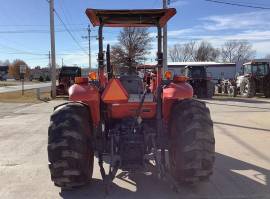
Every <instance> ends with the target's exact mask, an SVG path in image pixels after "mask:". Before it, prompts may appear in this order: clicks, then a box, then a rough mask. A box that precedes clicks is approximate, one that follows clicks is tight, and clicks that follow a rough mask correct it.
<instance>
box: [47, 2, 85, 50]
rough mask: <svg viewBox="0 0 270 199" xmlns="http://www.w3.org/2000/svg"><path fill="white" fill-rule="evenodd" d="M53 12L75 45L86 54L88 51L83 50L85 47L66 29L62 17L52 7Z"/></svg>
mask: <svg viewBox="0 0 270 199" xmlns="http://www.w3.org/2000/svg"><path fill="white" fill-rule="evenodd" d="M46 1H47V2H48V3H50V1H49V0H46ZM54 13H55V15H56V17H57V18H58V19H59V21H60V22H61V23H62V24H63V26H64V28H65V30H66V31H67V32H68V34H69V35H70V37H71V38H72V40H73V41H74V42H75V43H76V44H77V46H78V47H79V48H80V49H81V50H82V51H83V52H84V53H85V54H86V55H88V53H87V52H86V51H85V49H84V48H83V47H82V46H81V45H80V43H79V42H78V41H77V39H76V38H75V37H74V35H73V34H72V32H71V31H70V30H69V29H68V27H67V25H66V24H65V22H64V21H63V20H62V18H61V17H60V15H59V13H58V12H57V11H56V9H54Z"/></svg>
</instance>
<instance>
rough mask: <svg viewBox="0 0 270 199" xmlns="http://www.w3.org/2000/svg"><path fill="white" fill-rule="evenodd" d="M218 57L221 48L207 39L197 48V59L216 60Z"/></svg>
mask: <svg viewBox="0 0 270 199" xmlns="http://www.w3.org/2000/svg"><path fill="white" fill-rule="evenodd" d="M218 57H219V49H217V48H214V47H213V46H212V44H211V43H209V42H207V41H202V42H201V43H200V44H199V46H198V48H197V50H196V56H195V61H216V60H217V59H218Z"/></svg>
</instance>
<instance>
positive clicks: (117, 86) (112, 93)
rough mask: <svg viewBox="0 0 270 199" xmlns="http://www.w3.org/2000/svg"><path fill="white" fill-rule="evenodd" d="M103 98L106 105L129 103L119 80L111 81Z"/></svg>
mask: <svg viewBox="0 0 270 199" xmlns="http://www.w3.org/2000/svg"><path fill="white" fill-rule="evenodd" d="M101 98H102V100H103V101H104V102H105V103H125V102H127V101H128V94H127V91H126V90H125V88H124V87H123V86H122V84H121V82H120V81H119V80H118V79H111V80H110V81H109V83H108V84H107V86H106V88H105V90H104V92H103V94H102V97H101Z"/></svg>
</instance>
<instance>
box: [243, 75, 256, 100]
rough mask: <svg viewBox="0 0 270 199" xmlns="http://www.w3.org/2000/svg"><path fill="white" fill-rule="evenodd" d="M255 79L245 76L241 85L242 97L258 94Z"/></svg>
mask: <svg viewBox="0 0 270 199" xmlns="http://www.w3.org/2000/svg"><path fill="white" fill-rule="evenodd" d="M255 87H256V85H255V81H254V80H253V79H250V78H244V79H243V81H242V82H241V85H240V93H241V96H242V97H247V98H251V97H254V96H255V95H256V88H255Z"/></svg>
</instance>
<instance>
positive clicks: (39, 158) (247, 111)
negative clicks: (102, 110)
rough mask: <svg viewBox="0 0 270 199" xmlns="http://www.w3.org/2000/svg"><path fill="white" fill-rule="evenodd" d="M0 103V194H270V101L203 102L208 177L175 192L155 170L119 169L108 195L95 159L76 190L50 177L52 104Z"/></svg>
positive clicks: (227, 197)
mask: <svg viewBox="0 0 270 199" xmlns="http://www.w3.org/2000/svg"><path fill="white" fill-rule="evenodd" d="M59 103H61V101H51V102H49V103H40V104H14V103H12V104H11V103H0V198H33V199H36V198H50V199H51V198H70V199H71V198H72V199H75V198H76V199H78V198H95V199H98V198H117V199H118V198H128V199H129V198H130V199H131V198H140V199H143V198H147V199H152V198H153V199H159V198H160V199H166V198H168V199H174V198H175V199H176V198H177V199H179V198H183V199H189V198H190V199H191V198H192V199H199V198H200V199H202V198H213V199H214V198H217V199H218V198H222V199H231V198H237V199H242V198H249V199H255V198H256V199H257V198H258V199H270V171H269V170H270V153H269V151H270V100H267V99H240V98H237V99H230V98H217V99H213V100H209V101H206V103H207V105H208V106H209V108H210V110H211V114H212V119H213V121H214V124H215V136H216V164H215V171H214V175H213V176H212V178H211V180H210V182H206V183H202V184H200V185H197V186H192V187H181V190H180V193H178V194H177V193H174V192H173V191H172V190H171V188H170V186H169V185H168V184H166V183H165V182H162V181H160V180H158V179H157V177H156V175H155V174H152V175H149V174H148V175H147V174H134V175H130V176H128V177H127V176H125V174H124V173H121V172H119V174H118V177H117V178H116V179H115V180H114V184H113V187H112V190H111V193H110V194H109V195H108V196H106V195H105V194H104V191H103V186H102V181H101V177H100V174H99V168H98V166H97V162H95V164H96V166H95V170H94V180H93V181H91V182H90V183H89V185H88V186H86V187H84V188H81V189H79V190H76V191H72V192H71V191H68V192H67V191H65V192H61V190H60V189H59V188H57V187H55V186H54V185H53V183H52V182H51V181H50V175H49V170H48V166H47V150H46V147H47V128H48V125H49V117H50V114H51V113H52V110H53V107H54V106H55V105H57V104H59Z"/></svg>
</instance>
